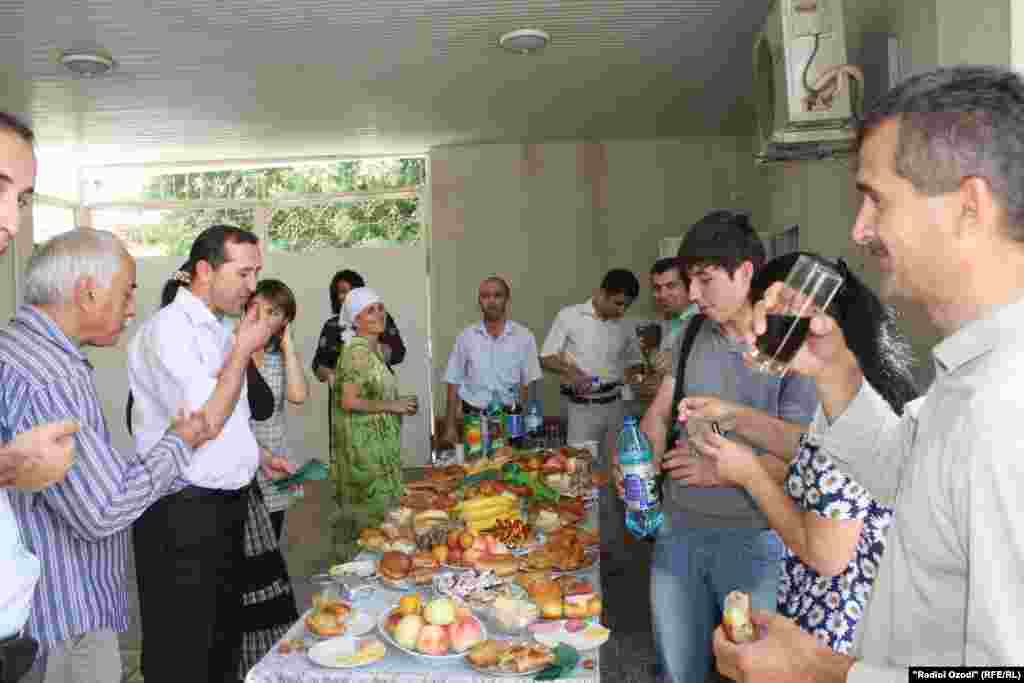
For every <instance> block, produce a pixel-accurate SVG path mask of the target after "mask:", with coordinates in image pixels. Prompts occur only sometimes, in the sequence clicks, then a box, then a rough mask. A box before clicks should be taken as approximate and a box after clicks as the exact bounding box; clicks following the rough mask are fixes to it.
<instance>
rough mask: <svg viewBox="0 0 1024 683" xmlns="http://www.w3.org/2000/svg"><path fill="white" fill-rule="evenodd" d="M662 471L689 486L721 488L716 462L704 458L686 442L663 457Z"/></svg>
mask: <svg viewBox="0 0 1024 683" xmlns="http://www.w3.org/2000/svg"><path fill="white" fill-rule="evenodd" d="M661 469H662V471H664V472H665V473H666V474H667V475H668V476H669V477H671V478H672V479H675V480H676V481H679V482H682V483H684V484H686V485H687V486H701V487H708V486H721V485H722V484H721V482H720V480H719V478H718V473H717V471H716V470H715V466H714V462H713V461H711V460H710V459H709V458H703V457H701V456H699V455H697V454H696V452H695V451H694V450H693V449H692V448H691V446H690V442H689V441H684V442H682V443H680V444H679V445H678V446H676V447H675V448H673V449H672V450H670V451H667V452H666V453H665V455H664V456H663V457H662V461H661Z"/></svg>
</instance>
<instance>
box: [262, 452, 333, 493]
mask: <svg viewBox="0 0 1024 683" xmlns="http://www.w3.org/2000/svg"><path fill="white" fill-rule="evenodd" d="M329 474H330V470H329V469H328V468H327V465H325V464H323V463H322V462H320V461H319V460H317V459H316V458H313V459H312V460H310V461H309V462H307V463H306V464H305V465H303V466H302V467H300V468H299V469H297V470H296V471H295V474H293V475H291V476H290V477H285V478H284V479H278V480H277V481H275V482H274V486H275V487H277V489H278V490H279V491H287V490H288V489H289V488H291V487H292V486H297V485H298V484H301V483H302V482H304V481H323V480H325V479H327V477H328V475H329Z"/></svg>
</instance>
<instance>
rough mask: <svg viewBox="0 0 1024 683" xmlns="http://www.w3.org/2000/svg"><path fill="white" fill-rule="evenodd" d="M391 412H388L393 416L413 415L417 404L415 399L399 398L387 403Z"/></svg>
mask: <svg viewBox="0 0 1024 683" xmlns="http://www.w3.org/2000/svg"><path fill="white" fill-rule="evenodd" d="M389 404H390V406H391V410H390V411H389V412H392V413H394V414H395V415H415V414H416V411H417V403H416V399H415V398H399V399H395V400H394V401H389Z"/></svg>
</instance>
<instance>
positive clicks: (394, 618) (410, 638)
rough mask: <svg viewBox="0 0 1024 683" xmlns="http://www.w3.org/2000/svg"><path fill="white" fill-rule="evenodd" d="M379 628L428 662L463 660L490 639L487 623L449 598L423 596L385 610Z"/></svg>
mask: <svg viewBox="0 0 1024 683" xmlns="http://www.w3.org/2000/svg"><path fill="white" fill-rule="evenodd" d="M377 629H378V630H379V631H380V633H381V635H382V636H384V639H385V640H387V641H388V642H389V643H391V644H392V645H394V646H395V647H397V648H398V649H399V650H401V651H402V652H404V653H406V654H408V655H411V656H413V657H418V658H420V659H422V660H425V661H440V660H449V659H461V658H462V657H465V656H466V654H467V653H468V652H469V649H470V648H471V647H473V646H474V645H476V644H477V643H479V642H482V641H484V640H486V639H487V629H486V628H485V627H484V625H483V622H481V621H480V619H479V618H477V617H476V616H475V615H474V614H473V613H472V611H470V609H469V608H468V607H466V606H465V605H460V604H458V603H457V602H456V601H454V600H452V599H451V598H449V597H438V598H433V599H431V600H429V601H424V599H423V598H422V597H421V596H420V594H419V593H415V594H412V595H406V596H405V597H403V598H402V599H401V601H399V603H398V604H396V605H393V606H392V607H391V608H389V609H387V610H385V611H384V613H383V614H382V615H381V617H380V620H379V621H378V624H377Z"/></svg>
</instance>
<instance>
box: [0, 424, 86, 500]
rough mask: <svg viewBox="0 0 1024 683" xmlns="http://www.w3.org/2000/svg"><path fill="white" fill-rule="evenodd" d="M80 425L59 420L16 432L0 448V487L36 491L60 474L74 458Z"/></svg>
mask: <svg viewBox="0 0 1024 683" xmlns="http://www.w3.org/2000/svg"><path fill="white" fill-rule="evenodd" d="M79 429H80V425H79V424H78V422H77V421H75V420H62V421H60V422H50V423H48V424H43V425H39V426H37V427H33V428H32V429H30V430H28V431H26V432H20V433H19V434H17V435H16V436H15V437H14V439H13V440H12V441H11V442H10V443H8V444H7V445H6V446H5V447H4V448H2V449H0V487H6V486H13V487H14V488H18V489H21V490H24V491H39V490H41V489H44V488H46V487H47V486H49V485H51V484H55V483H56V482H58V481H60V480H61V479H63V478H64V475H66V474H67V472H68V470H69V469H71V466H72V465H73V464H74V462H75V434H77V433H78V430H79Z"/></svg>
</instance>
